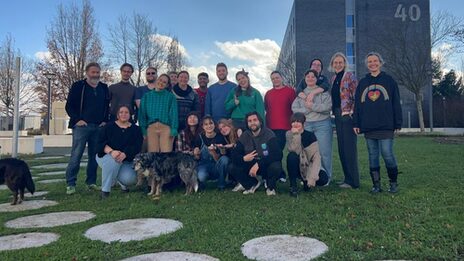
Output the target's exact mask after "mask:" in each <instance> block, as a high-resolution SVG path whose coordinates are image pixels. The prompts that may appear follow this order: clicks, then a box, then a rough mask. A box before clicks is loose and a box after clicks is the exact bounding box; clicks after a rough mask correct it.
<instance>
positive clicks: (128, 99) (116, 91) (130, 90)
mask: <svg viewBox="0 0 464 261" xmlns="http://www.w3.org/2000/svg"><path fill="white" fill-rule="evenodd" d="M120 71H121V81H120V82H118V83H115V84H112V85H110V86H109V87H108V88H109V90H110V97H111V101H110V113H111V115H110V120H111V121H115V120H116V114H117V110H118V109H119V106H121V105H128V106H129V109H130V114H131V115H134V111H135V103H134V99H135V92H136V88H135V86H134V85H132V84H131V83H130V78H131V76H132V74H133V73H134V67H133V66H132V65H131V64H129V63H124V64H123V65H121V68H120ZM130 121H131V122H133V119H132V117H131V119H130Z"/></svg>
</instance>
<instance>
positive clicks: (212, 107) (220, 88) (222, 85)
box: [205, 63, 237, 122]
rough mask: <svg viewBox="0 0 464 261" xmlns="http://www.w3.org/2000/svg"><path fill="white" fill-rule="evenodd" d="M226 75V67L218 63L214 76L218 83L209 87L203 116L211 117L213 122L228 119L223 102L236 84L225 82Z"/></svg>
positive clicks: (228, 115) (228, 114)
mask: <svg viewBox="0 0 464 261" xmlns="http://www.w3.org/2000/svg"><path fill="white" fill-rule="evenodd" d="M227 73H228V71H227V66H226V65H225V64H224V63H218V64H217V65H216V76H217V77H218V79H219V81H218V82H216V83H215V84H213V85H211V86H210V87H209V88H208V93H207V94H206V103H205V115H211V116H212V117H213V119H214V121H215V122H218V121H219V120H220V119H222V118H225V119H228V118H230V113H229V112H228V111H226V108H225V101H226V98H227V95H228V94H229V92H230V91H231V90H232V89H234V88H235V87H237V84H235V83H233V82H231V81H229V80H227Z"/></svg>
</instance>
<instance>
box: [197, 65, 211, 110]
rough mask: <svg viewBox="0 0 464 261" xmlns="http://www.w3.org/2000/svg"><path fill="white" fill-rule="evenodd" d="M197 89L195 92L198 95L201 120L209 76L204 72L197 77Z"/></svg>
mask: <svg viewBox="0 0 464 261" xmlns="http://www.w3.org/2000/svg"><path fill="white" fill-rule="evenodd" d="M197 80H198V88H196V89H195V91H196V92H197V94H198V101H199V103H200V116H201V118H203V116H205V101H206V95H207V94H208V83H209V75H208V74H207V73H205V72H201V73H199V74H198V76H197Z"/></svg>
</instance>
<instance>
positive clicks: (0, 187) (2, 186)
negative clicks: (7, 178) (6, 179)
mask: <svg viewBox="0 0 464 261" xmlns="http://www.w3.org/2000/svg"><path fill="white" fill-rule="evenodd" d="M8 189H9V188H8V187H7V186H6V185H0V190H8Z"/></svg>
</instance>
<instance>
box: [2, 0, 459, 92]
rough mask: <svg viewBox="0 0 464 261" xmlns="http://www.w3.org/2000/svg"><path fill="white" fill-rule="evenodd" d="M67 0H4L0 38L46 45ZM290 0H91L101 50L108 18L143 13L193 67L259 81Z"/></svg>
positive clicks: (455, 6) (446, 6)
mask: <svg viewBox="0 0 464 261" xmlns="http://www.w3.org/2000/svg"><path fill="white" fill-rule="evenodd" d="M386 1H388V0H386ZM71 2H77V3H81V1H70V0H46V1H45V0H44V1H37V0H17V1H4V2H3V3H2V11H3V12H2V15H1V16H0V36H1V38H2V39H0V40H1V41H3V39H4V36H5V35H6V34H7V33H11V35H12V36H13V38H14V39H15V46H16V48H18V49H20V50H21V52H22V53H23V55H24V56H28V57H34V55H35V54H36V53H37V52H40V51H42V52H43V51H46V44H45V37H46V28H47V27H48V26H50V21H51V20H52V18H53V17H54V16H55V14H56V7H57V5H58V4H60V3H63V4H68V3H71ZM292 3H293V0H163V1H161V0H151V1H147V0H131V1H127V0H125V1H123V0H111V1H104V0H93V1H91V4H92V6H93V7H94V11H95V18H96V20H97V24H98V28H99V31H100V34H101V36H102V39H103V41H104V47H105V51H106V52H108V51H109V50H108V47H109V46H107V45H106V44H105V41H106V37H107V28H108V25H109V24H114V23H115V21H116V19H117V17H118V16H119V15H121V14H126V15H131V14H132V13H133V12H137V13H142V14H147V15H149V17H150V18H151V19H152V21H153V23H154V24H155V25H156V26H157V27H158V30H159V32H160V33H161V34H175V35H177V36H178V38H179V40H180V41H181V43H182V45H183V46H184V47H185V48H186V50H187V52H188V54H189V64H190V66H191V67H192V71H194V72H197V71H200V70H206V71H209V72H213V71H211V68H214V65H215V64H216V63H217V62H219V61H225V62H226V63H228V64H230V65H231V66H232V67H234V68H235V69H239V68H241V67H247V68H249V69H250V71H251V72H254V75H255V77H253V74H251V76H252V83H253V81H255V82H256V84H258V85H267V84H269V82H268V81H266V79H264V78H266V75H265V73H264V72H265V69H266V68H265V66H264V67H263V66H260V64H259V63H266V62H269V61H268V60H266V58H263V57H264V56H266V55H268V53H267V54H266V53H263V52H266V51H268V52H269V50H275V49H278V48H279V46H280V44H281V43H282V39H283V35H284V33H285V29H286V26H287V22H288V16H289V13H290V10H291V7H292ZM436 10H448V11H449V12H451V13H453V14H455V15H457V16H463V14H464V5H462V0H431V11H432V13H433V12H434V11H436ZM253 39H254V40H253ZM266 40H267V41H266ZM233 47H236V49H237V48H241V50H243V49H247V48H248V49H247V50H248V52H247V51H245V52H244V54H243V55H242V56H240V55H239V54H237V53H233V51H226V49H228V50H233ZM259 52H261V53H259ZM262 59H264V61H262ZM247 68H246V69H247ZM231 71H232V72H233V70H231ZM266 73H267V72H266ZM210 74H211V73H210ZM212 74H214V73H212ZM212 76H213V79H214V75H212Z"/></svg>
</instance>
